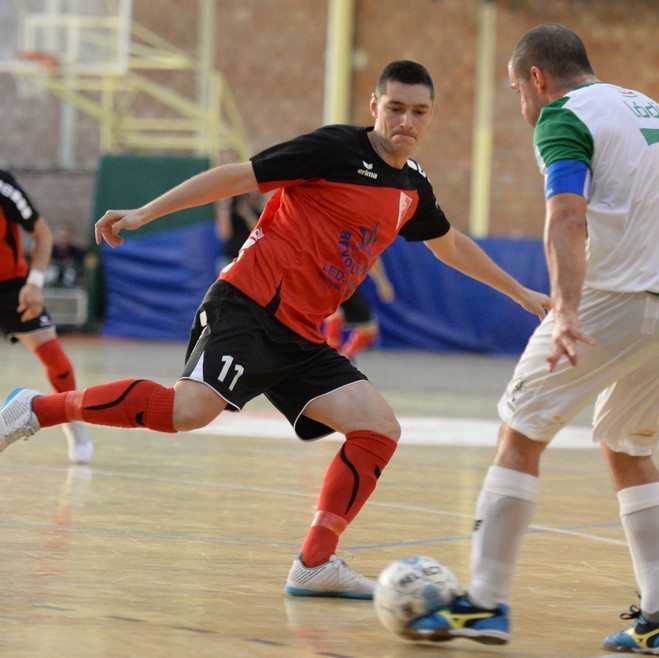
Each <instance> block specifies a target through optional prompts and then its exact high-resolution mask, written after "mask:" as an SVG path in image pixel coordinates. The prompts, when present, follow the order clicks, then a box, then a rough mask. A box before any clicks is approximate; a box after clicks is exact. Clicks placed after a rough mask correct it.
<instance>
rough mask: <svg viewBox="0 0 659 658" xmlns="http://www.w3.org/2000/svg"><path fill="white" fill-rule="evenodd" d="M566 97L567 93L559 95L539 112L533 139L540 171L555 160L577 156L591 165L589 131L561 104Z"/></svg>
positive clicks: (591, 147) (591, 153) (573, 158)
mask: <svg viewBox="0 0 659 658" xmlns="http://www.w3.org/2000/svg"><path fill="white" fill-rule="evenodd" d="M569 100H570V97H569V96H563V98H559V99H558V100H557V101H554V102H553V103H549V104H548V105H545V106H544V107H543V108H542V111H541V112H540V117H539V119H538V123H537V124H536V126H535V132H534V133H533V142H534V144H535V150H536V155H537V157H538V161H539V162H538V164H539V165H540V168H541V169H542V170H543V171H544V168H546V167H548V166H549V165H550V164H552V162H556V161H558V160H580V161H581V162H585V163H586V164H587V165H588V166H589V167H591V166H592V158H593V151H594V141H593V135H592V134H591V132H590V130H589V129H588V126H587V125H586V124H585V123H584V122H583V121H582V120H581V119H579V117H578V116H577V115H576V114H575V113H574V112H572V110H570V109H568V108H566V107H564V106H565V104H566V103H567V102H568V101H569Z"/></svg>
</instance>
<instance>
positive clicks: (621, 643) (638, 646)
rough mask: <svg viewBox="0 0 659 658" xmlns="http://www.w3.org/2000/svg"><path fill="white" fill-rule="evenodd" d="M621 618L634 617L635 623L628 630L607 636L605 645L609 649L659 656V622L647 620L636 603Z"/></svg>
mask: <svg viewBox="0 0 659 658" xmlns="http://www.w3.org/2000/svg"><path fill="white" fill-rule="evenodd" d="M620 618H621V619H634V620H635V623H634V625H633V626H630V627H629V628H628V629H627V630H625V631H620V632H618V633H614V634H613V635H609V636H608V637H607V638H605V639H604V645H603V646H604V648H605V649H606V650H607V651H617V652H619V653H639V654H649V655H651V656H659V624H655V623H653V622H650V621H647V619H645V617H644V616H643V613H642V612H641V610H640V608H638V607H637V606H635V605H632V606H630V607H629V612H623V614H621V615H620Z"/></svg>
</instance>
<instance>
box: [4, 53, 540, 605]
mask: <svg viewBox="0 0 659 658" xmlns="http://www.w3.org/2000/svg"><path fill="white" fill-rule="evenodd" d="M433 99H434V91H433V83H432V80H431V78H430V76H429V75H428V72H427V71H426V69H425V68H424V67H422V66H421V65H419V64H416V63H415V62H408V61H399V62H393V63H391V64H389V65H388V66H387V67H386V68H385V69H384V71H383V73H382V75H381V76H380V79H379V81H378V84H377V87H376V90H375V92H374V94H373V96H372V97H371V102H370V108H371V113H372V115H373V118H374V123H375V125H374V127H373V128H358V127H354V126H336V125H335V126H326V127H324V128H320V129H319V130H316V131H315V132H313V133H311V134H307V135H303V136H301V137H298V138H296V139H293V140H291V141H288V142H285V143H283V144H280V145H278V146H274V147H272V148H269V149H267V150H265V151H263V152H261V153H259V154H258V155H255V156H254V157H253V158H252V159H251V161H249V162H244V163H240V164H227V165H222V166H219V167H216V168H214V169H211V170H209V171H207V172H204V173H202V174H199V175H198V176H195V177H193V178H191V179H190V180H188V181H185V182H184V183H182V184H181V185H179V186H177V187H175V188H173V189H172V190H170V191H169V192H166V193H165V194H163V195H162V196H160V197H158V198H157V199H155V200H153V201H151V202H150V203H148V204H146V205H145V206H143V207H142V208H138V209H136V210H110V211H108V212H107V213H106V214H105V215H104V216H103V217H102V218H101V219H100V220H99V221H98V222H97V224H96V239H97V241H99V242H100V241H101V240H103V239H104V240H106V241H107V242H108V244H110V245H111V246H113V247H116V246H118V245H120V244H121V243H122V242H123V240H122V238H121V237H120V235H119V233H120V231H122V230H133V229H136V228H138V227H140V226H142V225H144V224H146V223H148V222H150V221H153V220H154V219H156V218H158V217H161V216H162V215H166V214H168V213H171V212H174V211H177V210H181V209H183V208H188V207H191V206H197V205H202V204H206V203H210V202H214V201H216V200H218V199H220V198H225V197H228V196H234V195H236V194H243V193H245V192H249V191H251V190H256V189H259V190H260V191H261V192H269V191H272V190H276V192H274V194H273V195H272V196H271V198H270V199H269V201H268V203H267V204H266V207H265V208H264V210H263V213H262V215H261V218H260V220H259V222H258V224H257V226H256V228H255V229H254V230H253V231H252V233H251V235H250V237H249V238H248V240H247V241H246V242H245V245H244V246H243V248H242V250H241V252H240V254H239V255H238V257H237V258H236V259H235V260H234V261H233V262H232V263H230V264H229V265H227V266H226V267H225V268H224V269H223V271H222V273H221V274H220V278H219V280H218V281H217V282H216V283H214V284H213V285H212V286H211V288H210V289H209V291H208V293H207V295H206V297H205V299H204V300H203V302H202V305H201V307H200V309H199V311H198V312H197V315H196V317H195V321H194V325H193V328H192V332H191V337H190V343H189V346H188V353H187V362H186V365H185V368H184V371H183V375H182V377H181V379H179V381H177V382H176V384H175V385H174V386H173V387H172V388H165V387H164V386H161V385H159V384H157V383H155V382H152V381H145V380H124V381H120V382H114V383H111V384H105V385H102V386H94V387H91V388H88V389H86V390H84V391H76V392H73V393H68V394H61V395H50V396H41V395H40V394H39V393H38V392H37V391H31V390H26V389H16V390H15V391H13V392H12V393H10V394H9V397H8V399H7V400H6V401H5V403H4V406H3V407H2V408H0V450H1V449H3V448H4V447H6V446H7V445H9V444H10V443H12V442H13V441H15V440H17V439H19V438H25V437H27V436H30V435H31V434H33V433H34V432H36V431H37V430H38V429H39V428H40V427H47V426H50V425H54V424H57V423H62V422H65V421H67V420H73V419H84V420H86V421H88V422H91V423H99V424H105V425H116V426H121V427H148V428H150V429H154V430H159V431H164V432H180V431H185V430H190V429H193V428H198V427H203V426H204V425H206V424H207V423H209V422H210V421H211V420H213V419H214V418H215V417H216V416H217V415H218V414H219V413H220V412H222V411H223V410H225V409H228V410H229V411H238V410H240V409H241V408H242V406H243V405H244V404H245V403H246V402H248V401H249V400H251V399H252V398H254V397H256V396H257V395H259V394H260V393H264V394H265V395H266V396H267V397H268V399H269V400H270V401H271V402H272V403H273V404H274V405H275V407H277V409H279V410H280V411H281V412H282V413H283V414H284V415H285V416H286V417H287V418H288V420H289V421H290V422H291V424H292V425H293V427H294V429H295V432H296V433H297V435H298V436H299V437H300V438H301V439H303V440H310V439H316V438H319V437H321V436H324V435H326V434H328V433H330V432H331V431H333V430H335V431H337V432H341V433H342V434H344V435H345V437H346V440H345V443H344V444H343V445H342V447H341V449H340V451H339V453H338V454H337V455H336V457H335V458H334V460H333V461H332V463H331V464H330V466H329V469H328V471H327V473H326V475H325V479H324V481H323V484H322V488H321V492H320V499H319V502H318V507H317V512H316V514H315V516H314V518H313V522H312V525H311V528H310V530H309V532H308V534H307V537H306V539H305V541H304V544H303V546H302V551H301V553H300V556H299V557H298V558H296V559H295V561H294V562H293V566H292V568H291V571H290V573H289V576H288V581H287V583H286V587H285V589H286V591H287V592H288V593H290V594H293V595H299V596H341V597H348V598H371V597H372V595H373V588H374V583H373V581H371V580H369V579H367V578H364V577H363V576H361V575H359V574H357V573H355V572H354V571H353V570H352V569H351V568H350V567H348V565H346V564H345V562H343V560H340V559H338V558H337V557H336V556H335V554H334V553H335V550H336V547H337V544H338V541H339V537H340V535H341V533H342V532H343V530H345V528H346V526H347V525H348V524H349V523H350V522H351V521H352V520H353V519H354V518H355V516H356V515H357V513H358V512H359V510H360V509H361V507H362V506H363V504H364V503H365V502H366V500H367V499H368V497H369V496H370V494H371V493H372V491H373V490H374V488H375V485H376V483H377V480H378V478H379V477H380V474H381V473H382V471H383V469H384V467H385V466H386V465H387V463H388V461H389V459H390V458H391V456H392V455H393V453H394V450H395V448H396V443H397V441H398V438H399V436H400V427H399V425H398V422H397V420H396V418H395V416H394V413H393V411H392V409H391V407H390V406H389V405H388V404H387V402H386V401H385V400H384V398H383V397H382V396H381V395H380V394H379V393H378V392H377V391H376V389H375V388H374V387H373V386H372V385H371V384H370V383H369V382H368V380H367V379H366V377H365V376H364V375H363V374H362V373H361V372H359V370H357V369H356V368H355V367H354V366H353V365H352V364H351V363H350V361H349V360H348V359H346V358H345V357H343V356H341V355H339V354H338V353H337V352H336V351H335V350H334V349H332V348H331V347H329V346H328V345H327V343H326V342H325V341H324V338H323V335H322V333H321V324H322V322H323V320H324V319H325V318H326V317H327V316H328V315H330V314H331V313H333V312H334V311H335V310H336V308H337V306H338V305H339V303H340V302H341V301H342V300H344V299H346V298H347V297H348V296H349V295H350V294H351V293H352V291H353V290H354V289H355V288H356V287H357V285H359V283H360V282H361V281H362V280H363V279H364V277H365V276H366V274H367V272H368V270H369V268H370V267H371V266H372V265H373V263H374V262H375V260H376V259H377V257H378V256H379V255H380V253H381V252H382V251H383V250H384V249H385V247H387V245H389V244H390V243H391V242H392V241H393V240H394V238H395V237H396V236H397V235H398V234H400V235H403V236H404V237H405V238H406V239H408V240H415V241H424V242H425V243H426V245H427V246H428V247H429V248H430V249H431V250H432V251H433V252H434V253H435V254H436V255H437V257H439V258H441V259H442V260H443V261H444V262H446V263H448V264H449V265H452V266H454V267H456V268H458V269H460V270H461V271H463V272H465V273H466V274H468V275H470V276H472V277H474V278H476V279H479V280H481V281H484V282H485V283H487V284H489V285H490V286H492V287H494V288H496V289H497V290H500V291H501V292H503V293H505V294H507V295H509V296H510V297H512V298H513V299H515V300H516V301H517V302H519V303H520V304H521V305H522V306H523V307H524V308H526V309H527V310H528V311H530V312H532V313H536V314H537V315H538V316H544V314H545V309H546V308H547V307H548V304H549V299H548V298H547V297H546V296H545V295H543V294H541V293H537V292H534V291H532V290H528V289H526V288H524V287H523V286H521V285H520V284H519V283H518V282H517V281H515V280H514V279H513V278H511V277H510V276H509V275H507V274H506V273H505V272H503V271H502V270H501V269H500V268H499V267H498V266H497V265H495V264H494V263H493V262H492V261H491V260H490V259H489V258H488V257H487V256H486V254H485V253H484V252H483V251H482V250H481V249H480V248H479V247H478V246H477V245H476V244H475V243H474V242H473V241H472V240H471V239H469V238H468V237H466V236H464V235H462V234H461V233H459V232H458V231H456V230H454V229H452V228H451V226H450V224H449V222H448V221H447V219H446V217H445V216H444V213H443V212H442V210H441V209H440V208H439V206H438V205H437V203H436V200H435V195H434V193H433V189H432V186H431V185H430V183H429V181H428V179H427V177H426V175H425V173H424V172H423V170H422V169H421V167H419V165H417V164H416V163H415V162H414V161H413V160H410V159H409V157H410V155H411V153H412V152H413V151H414V149H415V147H416V146H417V144H418V142H419V140H420V139H421V138H422V136H423V133H424V131H425V129H426V127H427V126H428V123H429V122H430V119H431V117H432V113H433ZM13 419H16V420H13Z"/></svg>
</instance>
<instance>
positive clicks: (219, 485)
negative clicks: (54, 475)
mask: <svg viewBox="0 0 659 658" xmlns="http://www.w3.org/2000/svg"><path fill="white" fill-rule="evenodd" d="M8 466H9V465H8ZM13 466H14V467H18V468H24V469H26V470H45V471H53V472H61V471H65V470H68V469H69V468H79V467H75V466H73V467H71V466H69V467H59V466H46V465H38V466H35V465H29V464H20V465H13ZM83 468H85V467H83ZM87 468H89V467H87ZM93 473H94V474H96V475H102V476H106V477H115V478H124V479H128V480H138V481H148V482H166V483H168V484H171V483H172V480H171V478H165V477H157V476H153V475H137V474H133V473H122V472H116V471H110V470H105V469H96V468H94V469H93ZM176 483H177V484H179V485H187V486H194V487H210V488H214V489H225V490H229V491H245V492H252V493H269V494H275V495H279V496H289V497H297V498H310V499H314V500H315V499H316V498H317V496H318V494H317V493H304V492H300V491H291V490H288V489H273V488H271V487H258V486H252V485H242V484H241V485H234V484H226V483H223V482H208V481H205V480H176ZM368 504H369V505H370V506H371V507H384V508H387V509H395V510H404V511H408V512H419V513H421V514H431V515H435V516H450V517H455V518H461V519H472V518H473V515H472V514H465V513H462V512H451V511H448V510H442V509H437V508H429V507H420V506H417V505H408V504H405V503H388V502H381V501H375V500H371V501H369V503H368ZM11 523H18V524H19V526H20V525H21V524H22V522H20V521H16V522H12V521H0V526H5V525H7V524H11ZM24 525H25V527H32V525H31V524H29V523H28V524H24ZM619 526H620V522H619V521H615V522H613V521H612V522H610V523H608V524H596V525H587V526H583V525H579V526H573V527H569V526H568V527H566V528H556V527H551V526H544V525H536V524H531V525H530V526H529V530H528V534H544V533H551V534H559V535H569V536H573V537H578V538H581V539H587V540H589V541H596V542H602V543H606V544H611V545H614V546H624V547H627V542H626V541H624V540H619V539H612V538H609V537H600V536H598V535H593V534H589V533H585V532H579V531H578V530H577V528H582V529H585V528H588V527H591V528H594V527H599V528H607V527H608V528H613V527H619ZM13 527H15V526H13ZM35 527H43V528H44V529H48V528H60V529H70V530H71V531H75V532H88V531H89V532H94V531H97V532H98V533H99V534H115V535H117V536H136V537H142V536H143V537H160V538H170V539H187V540H190V541H219V542H223V541H226V542H230V543H240V542H244V543H245V544H273V545H277V546H290V545H292V544H290V543H288V542H278V541H266V540H263V541H261V540H250V539H244V540H240V539H234V538H223V537H220V536H217V535H190V534H188V533H175V532H172V533H148V532H146V531H130V530H122V529H103V528H98V529H93V528H91V529H86V528H83V527H79V526H61V525H57V524H36V525H35ZM143 533H146V534H143ZM470 538H471V535H466V536H458V537H451V538H445V537H439V538H435V539H424V540H411V541H410V542H393V543H378V544H369V545H364V546H346V547H344V548H345V549H346V550H364V549H366V548H391V547H394V546H413V545H417V544H429V543H442V542H447V541H464V540H466V539H470ZM295 546H297V544H295Z"/></svg>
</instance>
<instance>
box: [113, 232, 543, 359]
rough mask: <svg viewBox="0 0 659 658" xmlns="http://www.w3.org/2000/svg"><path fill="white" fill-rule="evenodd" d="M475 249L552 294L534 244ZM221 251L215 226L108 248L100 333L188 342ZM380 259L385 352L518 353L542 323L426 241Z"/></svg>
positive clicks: (378, 307)
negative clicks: (386, 281)
mask: <svg viewBox="0 0 659 658" xmlns="http://www.w3.org/2000/svg"><path fill="white" fill-rule="evenodd" d="M161 221H162V220H161ZM164 221H166V220H164ZM478 243H479V244H480V246H481V247H482V248H483V249H484V250H485V251H486V252H487V253H488V254H489V255H490V257H491V258H492V259H493V260H494V261H495V262H496V263H497V264H499V265H500V266H501V267H503V268H504V269H505V270H506V271H507V272H509V273H510V274H512V275H513V276H514V277H515V278H517V279H518V280H520V281H521V282H522V283H523V284H524V285H526V286H529V287H531V288H535V289H536V290H541V291H543V292H546V291H547V290H548V287H549V285H548V276H547V267H546V264H545V258H544V255H543V248H542V243H541V241H540V240H512V239H505V238H489V239H484V240H478ZM220 251H221V249H220V243H219V241H218V239H217V238H216V236H215V232H214V227H213V223H212V222H200V223H197V224H191V225H188V226H184V227H177V228H174V229H172V230H163V231H161V232H160V233H151V234H148V235H144V236H143V237H137V236H136V237H132V236H131V239H130V240H126V241H125V242H124V244H122V245H121V246H120V247H119V248H118V249H110V248H109V247H107V245H106V246H104V247H103V249H102V257H103V265H104V268H105V281H106V286H107V306H106V316H105V324H104V326H103V329H102V333H103V335H106V336H126V337H135V338H152V339H175V340H179V339H180V340H186V339H187V337H188V332H189V329H190V325H191V323H192V319H193V317H194V313H195V311H196V309H197V307H198V306H199V304H200V302H201V300H202V298H203V296H204V294H205V292H206V290H207V288H208V287H209V286H210V285H211V284H212V283H213V281H214V280H215V278H216V277H215V261H216V259H217V255H218V254H219V253H220ZM383 261H384V265H385V267H386V270H387V274H388V275H389V278H390V279H391V281H392V283H393V285H394V288H395V290H396V299H395V301H394V302H393V303H392V304H384V303H382V302H381V301H380V300H379V299H378V298H377V295H376V294H375V288H374V285H373V283H372V281H371V280H370V279H367V280H366V281H365V282H364V284H363V290H364V292H365V294H366V296H367V297H368V299H369V300H370V302H371V304H372V306H373V311H374V314H375V315H376V316H377V318H378V320H379V323H380V330H381V334H380V339H379V345H380V346H381V347H382V348H385V349H386V348H390V349H425V350H436V351H451V352H457V351H467V352H484V353H489V354H500V355H512V354H519V353H520V352H521V351H522V350H523V348H524V345H525V344H526V341H527V340H528V338H529V336H530V335H531V333H532V332H533V329H534V328H535V327H536V326H537V324H538V319H537V318H536V317H535V316H534V315H531V314H529V313H527V312H526V311H524V310H523V309H522V308H521V307H520V306H518V305H517V304H516V303H515V302H513V301H512V300H510V299H509V298H508V297H506V296H505V295H502V294H500V293H498V292H496V291H494V290H492V289H491V288H489V287H488V286H485V285H483V284H481V283H479V282H477V281H474V280H473V279H470V278H469V277H467V276H465V275H463V274H460V273H459V272H456V271H455V270H453V269H452V268H450V267H448V266H446V265H444V264H443V263H441V262H440V261H438V260H437V259H436V258H435V256H434V255H433V254H432V253H431V252H430V250H429V249H427V248H426V247H425V246H424V245H423V244H422V243H417V244H410V243H407V242H405V241H404V240H403V239H397V240H396V241H395V242H394V244H393V245H391V247H390V248H389V249H388V250H387V251H386V252H385V253H384V255H383Z"/></svg>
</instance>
